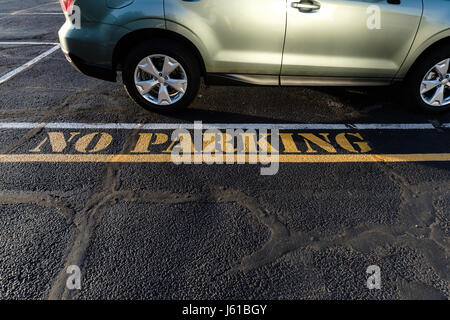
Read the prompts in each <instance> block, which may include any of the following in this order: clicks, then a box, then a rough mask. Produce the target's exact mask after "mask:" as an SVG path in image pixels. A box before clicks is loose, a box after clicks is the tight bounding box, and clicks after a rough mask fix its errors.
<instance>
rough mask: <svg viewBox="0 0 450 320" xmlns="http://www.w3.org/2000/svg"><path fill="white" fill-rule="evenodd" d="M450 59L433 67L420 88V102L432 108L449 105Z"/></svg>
mask: <svg viewBox="0 0 450 320" xmlns="http://www.w3.org/2000/svg"><path fill="white" fill-rule="evenodd" d="M449 69H450V58H449V59H445V60H443V61H441V62H439V63H438V64H436V65H435V66H433V67H432V68H431V69H430V70H429V71H428V72H427V74H426V75H425V77H424V78H423V80H422V83H421V86H420V96H421V97H422V100H423V101H424V102H425V103H426V104H428V105H429V106H433V107H442V106H445V105H448V104H450V70H449Z"/></svg>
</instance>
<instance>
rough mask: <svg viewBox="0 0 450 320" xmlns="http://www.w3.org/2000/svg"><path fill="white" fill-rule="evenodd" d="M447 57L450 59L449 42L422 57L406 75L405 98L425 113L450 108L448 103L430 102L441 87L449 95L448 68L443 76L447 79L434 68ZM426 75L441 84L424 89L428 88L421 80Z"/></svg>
mask: <svg viewBox="0 0 450 320" xmlns="http://www.w3.org/2000/svg"><path fill="white" fill-rule="evenodd" d="M447 59H449V61H450V45H449V44H446V45H444V46H442V47H439V48H436V50H433V51H431V52H429V53H428V54H426V55H425V56H424V57H422V58H421V59H420V60H419V61H418V62H417V63H416V65H415V66H414V67H413V69H412V71H411V72H410V74H409V75H408V77H407V79H406V87H405V89H406V90H405V91H406V92H405V93H406V98H407V100H408V101H410V102H411V103H412V104H413V105H414V106H415V107H417V108H418V109H420V110H422V111H425V112H427V113H441V112H445V111H448V110H450V103H447V104H445V105H438V104H437V103H438V102H437V101H434V105H433V103H432V104H430V102H433V97H434V95H435V93H436V92H437V91H436V90H440V89H441V88H443V89H442V90H443V92H444V96H449V95H450V69H448V70H446V73H447V74H446V75H445V76H444V78H446V79H447V80H444V79H442V76H441V75H440V74H439V73H438V72H437V70H436V69H435V67H436V66H437V65H438V64H439V63H440V62H442V61H446V60H447ZM441 65H442V64H441ZM433 70H434V71H433ZM430 72H431V73H433V72H434V74H435V76H433V74H430ZM428 77H430V80H433V81H441V85H439V86H436V88H433V89H431V90H428V91H426V90H427V89H429V88H426V87H425V84H423V81H424V80H427V79H426V78H428ZM444 81H448V83H449V85H447V84H446V83H444ZM442 83H444V84H442ZM427 101H428V102H427Z"/></svg>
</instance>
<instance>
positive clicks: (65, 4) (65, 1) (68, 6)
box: [59, 0, 74, 14]
mask: <svg viewBox="0 0 450 320" xmlns="http://www.w3.org/2000/svg"><path fill="white" fill-rule="evenodd" d="M73 1H74V0H59V2H60V3H61V8H62V9H63V11H64V13H69V14H70V13H71V11H72V5H73Z"/></svg>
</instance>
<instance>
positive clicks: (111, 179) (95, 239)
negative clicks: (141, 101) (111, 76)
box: [0, 0, 450, 299]
mask: <svg viewBox="0 0 450 320" xmlns="http://www.w3.org/2000/svg"><path fill="white" fill-rule="evenodd" d="M58 6H59V4H58V3H57V2H56V3H55V2H49V1H45V0H41V1H40V0H26V1H4V0H0V78H1V77H2V76H4V75H5V74H8V73H9V72H11V71H12V70H15V69H17V68H20V67H21V66H23V65H24V64H26V63H27V62H29V61H30V60H32V59H34V58H36V57H39V56H40V55H41V54H42V53H45V52H46V51H48V50H49V49H51V48H54V45H52V43H53V42H56V41H57V30H58V29H59V26H60V25H61V24H62V23H63V21H64V17H63V16H62V15H58V14H44V13H55V12H59V11H58V10H59V7H58ZM1 42H40V43H47V44H45V45H36V44H4V45H2V44H1ZM398 92H399V90H398V88H397V87H392V88H370V89H367V88H257V87H255V88H246V87H206V86H204V85H203V86H202V88H201V90H200V93H199V95H198V97H197V99H196V100H195V102H194V104H193V105H192V106H191V108H190V109H189V110H187V111H186V112H183V113H180V114H176V115H174V114H171V115H161V114H156V113H150V112H147V111H145V110H143V109H141V108H140V107H138V106H136V105H135V104H133V103H132V102H131V100H130V99H129V98H128V97H127V95H126V93H125V91H124V90H123V87H122V85H121V82H120V81H119V82H118V83H109V82H103V81H101V80H96V79H93V78H88V77H86V76H84V75H82V74H79V73H77V72H76V71H75V70H74V69H73V68H72V67H71V66H70V65H69V64H68V63H67V61H66V60H65V58H64V56H63V54H62V52H60V50H57V51H55V52H52V53H50V54H48V56H46V57H43V58H42V59H40V60H39V61H37V62H36V63H35V64H33V65H31V66H29V67H28V68H24V70H21V71H20V72H18V73H17V74H15V75H14V76H13V77H11V78H10V79H8V80H7V81H5V82H4V83H2V84H0V97H1V99H0V170H1V171H0V172H1V174H0V212H1V215H0V220H1V221H0V225H1V227H0V242H1V243H2V245H1V246H0V298H3V299H12V298H13V299H15V298H34V299H36V298H37V299H47V298H52V299H61V298H62V299H88V298H107V299H113V298H125V299H126V298H135V299H199V298H203V299H350V298H356V299H398V298H401V299H414V298H416V299H427V298H439V299H448V297H449V296H450V289H449V288H450V286H449V264H448V250H449V244H448V239H449V235H450V234H449V230H450V229H449V227H450V219H449V212H450V210H449V208H450V113H447V114H442V115H425V114H422V113H420V112H417V111H415V110H413V109H411V108H410V107H409V105H408V104H406V103H405V102H404V101H403V99H402V98H401V96H400V95H399V93H398ZM195 121H202V122H203V125H204V126H205V129H206V128H208V124H209V125H211V124H213V125H211V126H212V127H214V128H218V129H221V130H222V131H223V132H225V130H226V129H230V128H234V129H236V128H240V129H255V130H259V129H269V130H275V129H277V130H279V133H280V145H279V146H278V148H276V150H277V151H278V153H279V154H278V155H279V160H278V162H279V170H278V171H277V173H276V174H274V175H267V176H264V175H261V167H262V166H261V165H259V164H251V163H249V161H244V163H243V164H232V165H227V164H213V165H209V164H206V163H205V162H203V161H200V163H199V164H182V165H176V164H174V163H173V161H172V160H173V159H172V158H171V156H170V152H171V150H173V148H174V145H173V144H172V143H171V142H172V141H171V139H170V138H171V135H172V133H173V132H174V130H175V129H179V128H184V129H186V130H188V132H189V133H191V134H192V137H193V136H194V131H193V130H192V129H193V128H194V127H193V123H194V122H195ZM266 138H267V137H266ZM265 141H266V142H267V143H269V144H270V143H271V140H270V141H269V140H267V139H266V140H265ZM267 143H266V144H264V143H262V144H264V145H265V146H266V148H267ZM259 146H260V147H261V145H259ZM202 151H203V150H202ZM70 265H77V266H79V267H80V269H81V272H82V287H81V290H69V289H67V287H66V280H67V276H68V275H67V272H66V270H67V267H68V266H70ZM370 265H378V266H380V268H381V274H382V289H380V290H368V288H367V287H366V280H367V277H368V275H367V274H366V269H367V267H368V266H370Z"/></svg>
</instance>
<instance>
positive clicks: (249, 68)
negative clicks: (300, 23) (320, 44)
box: [164, 0, 286, 84]
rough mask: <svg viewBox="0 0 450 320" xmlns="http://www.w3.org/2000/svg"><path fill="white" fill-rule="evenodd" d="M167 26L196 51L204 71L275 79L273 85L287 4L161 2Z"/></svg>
mask: <svg viewBox="0 0 450 320" xmlns="http://www.w3.org/2000/svg"><path fill="white" fill-rule="evenodd" d="M164 6H165V18H166V21H167V23H166V25H167V28H168V29H169V30H171V31H174V32H177V33H179V34H182V35H183V36H185V37H186V38H188V39H189V40H190V41H191V42H192V43H194V45H196V46H197V48H198V49H199V50H200V52H201V54H202V56H203V59H204V62H205V66H206V71H207V72H210V73H236V74H260V75H274V76H275V77H274V79H276V83H277V84H278V76H279V73H280V70H281V58H282V53H283V42H284V35H285V28H286V0H190V1H188V0H185V1H183V0H165V3H164Z"/></svg>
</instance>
